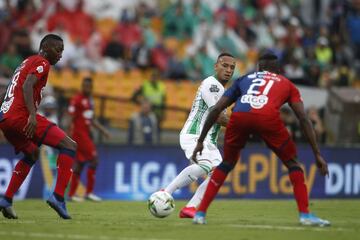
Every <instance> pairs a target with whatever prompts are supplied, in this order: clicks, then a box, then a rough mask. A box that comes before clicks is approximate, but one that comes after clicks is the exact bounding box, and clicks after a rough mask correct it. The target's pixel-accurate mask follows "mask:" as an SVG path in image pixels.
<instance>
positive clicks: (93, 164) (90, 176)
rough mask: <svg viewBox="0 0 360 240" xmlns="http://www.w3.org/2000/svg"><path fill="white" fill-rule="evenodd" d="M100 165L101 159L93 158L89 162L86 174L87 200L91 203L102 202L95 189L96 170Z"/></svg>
mask: <svg viewBox="0 0 360 240" xmlns="http://www.w3.org/2000/svg"><path fill="white" fill-rule="evenodd" d="M98 164H99V158H98V157H97V155H96V156H95V157H93V158H92V160H91V161H90V162H89V165H88V169H87V173H86V179H87V181H86V195H85V198H86V199H87V200H90V201H94V202H100V201H102V199H101V198H100V197H99V196H97V195H95V194H94V187H95V176H96V169H97V166H98Z"/></svg>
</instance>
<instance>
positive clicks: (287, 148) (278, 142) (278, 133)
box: [262, 124, 330, 226]
mask: <svg viewBox="0 0 360 240" xmlns="http://www.w3.org/2000/svg"><path fill="white" fill-rule="evenodd" d="M272 130H275V131H273V132H265V133H264V134H263V135H262V138H263V139H264V141H265V142H266V144H267V145H268V146H269V147H270V148H271V149H272V150H273V151H274V152H275V154H276V155H277V156H278V157H279V158H280V159H281V161H282V163H283V164H284V165H285V166H286V167H287V169H288V171H289V178H290V182H291V184H292V186H293V191H294V197H295V200H296V204H297V207H298V211H299V214H300V222H302V216H305V217H308V219H310V218H311V219H312V220H309V221H310V222H311V221H312V223H313V224H309V221H306V224H307V225H321V226H326V225H329V224H330V223H329V222H328V221H326V220H322V219H320V218H316V219H315V218H314V217H312V216H313V215H312V214H310V213H309V195H308V191H307V186H306V183H305V177H304V172H303V169H302V168H301V166H300V164H299V162H298V161H297V158H296V156H297V150H296V145H295V143H294V141H293V140H292V138H291V136H290V135H289V133H288V131H287V129H286V128H285V127H284V126H283V125H281V124H279V127H278V128H272Z"/></svg>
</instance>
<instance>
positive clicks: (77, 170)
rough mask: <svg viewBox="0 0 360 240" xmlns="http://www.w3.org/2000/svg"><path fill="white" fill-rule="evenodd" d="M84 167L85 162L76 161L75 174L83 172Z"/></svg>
mask: <svg viewBox="0 0 360 240" xmlns="http://www.w3.org/2000/svg"><path fill="white" fill-rule="evenodd" d="M83 168H84V164H82V163H76V164H75V166H74V168H73V172H74V174H77V175H80V173H81V172H82V170H83Z"/></svg>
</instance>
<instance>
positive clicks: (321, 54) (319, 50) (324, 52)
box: [315, 37, 333, 66]
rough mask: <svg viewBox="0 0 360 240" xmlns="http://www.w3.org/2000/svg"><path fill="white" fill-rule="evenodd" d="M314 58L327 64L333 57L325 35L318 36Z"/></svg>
mask: <svg viewBox="0 0 360 240" xmlns="http://www.w3.org/2000/svg"><path fill="white" fill-rule="evenodd" d="M315 55H316V59H317V60H318V62H319V63H320V64H322V65H323V66H324V65H328V64H330V63H331V61H332V58H333V53H332V50H331V48H330V47H329V41H328V39H327V38H325V37H319V38H318V44H317V46H316V48H315Z"/></svg>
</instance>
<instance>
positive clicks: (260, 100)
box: [241, 94, 268, 109]
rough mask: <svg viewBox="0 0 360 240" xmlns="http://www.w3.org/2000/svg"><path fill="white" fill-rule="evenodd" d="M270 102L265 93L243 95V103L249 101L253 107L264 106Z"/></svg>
mask: <svg viewBox="0 0 360 240" xmlns="http://www.w3.org/2000/svg"><path fill="white" fill-rule="evenodd" d="M267 102H268V97H267V96H265V95H259V96H253V95H248V94H246V95H243V96H242V97H241V103H249V104H250V106H251V107H252V108H255V109H260V108H262V107H264V105H265V104H267Z"/></svg>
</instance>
